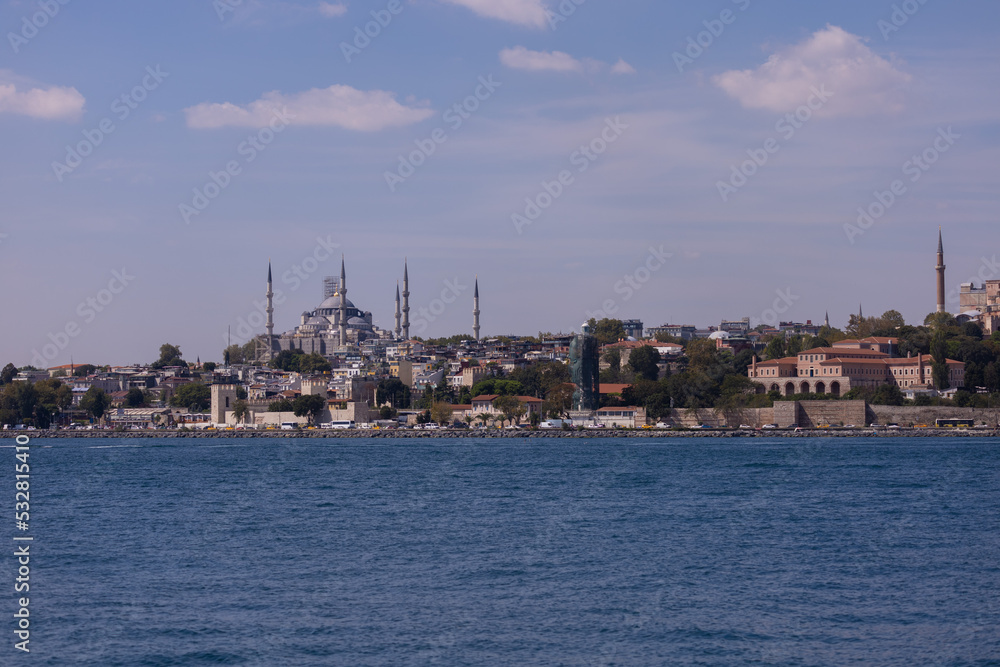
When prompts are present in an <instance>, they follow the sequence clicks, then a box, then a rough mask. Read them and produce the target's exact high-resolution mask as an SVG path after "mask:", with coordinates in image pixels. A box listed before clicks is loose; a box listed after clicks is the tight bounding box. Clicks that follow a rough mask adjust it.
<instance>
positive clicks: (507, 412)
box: [493, 396, 521, 422]
mask: <svg viewBox="0 0 1000 667" xmlns="http://www.w3.org/2000/svg"><path fill="white" fill-rule="evenodd" d="M493 407H494V408H495V409H497V410H499V411H500V414H502V415H503V416H504V418H505V419H507V420H508V421H510V422H513V421H514V418H515V417H516V416H517V413H518V409H519V408H520V407H521V401H519V400H517V397H516V396H500V397H498V398H497V399H495V400H494V401H493Z"/></svg>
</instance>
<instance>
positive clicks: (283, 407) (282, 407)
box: [267, 398, 295, 412]
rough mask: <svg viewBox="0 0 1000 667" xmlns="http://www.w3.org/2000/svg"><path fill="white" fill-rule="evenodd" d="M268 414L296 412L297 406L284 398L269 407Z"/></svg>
mask: <svg viewBox="0 0 1000 667" xmlns="http://www.w3.org/2000/svg"><path fill="white" fill-rule="evenodd" d="M267 411H268V412H294V411H295V406H293V405H292V402H291V401H290V400H288V399H287V398H282V399H279V400H277V401H273V402H272V403H271V404H270V405H268V406H267Z"/></svg>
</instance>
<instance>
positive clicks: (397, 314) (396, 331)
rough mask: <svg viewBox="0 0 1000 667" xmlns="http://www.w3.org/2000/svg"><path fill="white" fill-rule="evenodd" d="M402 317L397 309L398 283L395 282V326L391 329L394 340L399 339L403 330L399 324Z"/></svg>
mask: <svg viewBox="0 0 1000 667" xmlns="http://www.w3.org/2000/svg"><path fill="white" fill-rule="evenodd" d="M401 317H402V311H400V309H399V281H398V280H397V281H396V326H395V327H394V328H393V332H394V333H395V334H396V338H399V334H400V332H401V331H402V330H403V329H402V326H400V324H399V320H400V318H401Z"/></svg>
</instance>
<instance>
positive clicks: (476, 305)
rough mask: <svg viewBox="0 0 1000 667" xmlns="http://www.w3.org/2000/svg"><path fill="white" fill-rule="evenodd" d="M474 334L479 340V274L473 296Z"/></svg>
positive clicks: (477, 340)
mask: <svg viewBox="0 0 1000 667" xmlns="http://www.w3.org/2000/svg"><path fill="white" fill-rule="evenodd" d="M472 334H473V335H474V336H475V337H476V342H477V343H478V342H479V276H476V291H475V293H474V294H473V297H472Z"/></svg>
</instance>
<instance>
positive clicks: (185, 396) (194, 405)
mask: <svg viewBox="0 0 1000 667" xmlns="http://www.w3.org/2000/svg"><path fill="white" fill-rule="evenodd" d="M211 403H212V391H211V390H210V389H209V388H208V387H207V386H206V385H203V384H202V383H200V382H188V383H187V384H182V385H181V386H179V387H178V388H177V391H175V392H174V395H173V396H171V397H170V405H172V406H174V407H175V408H187V409H188V410H190V411H191V412H204V411H205V410H207V409H208V406H209V405H211Z"/></svg>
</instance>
